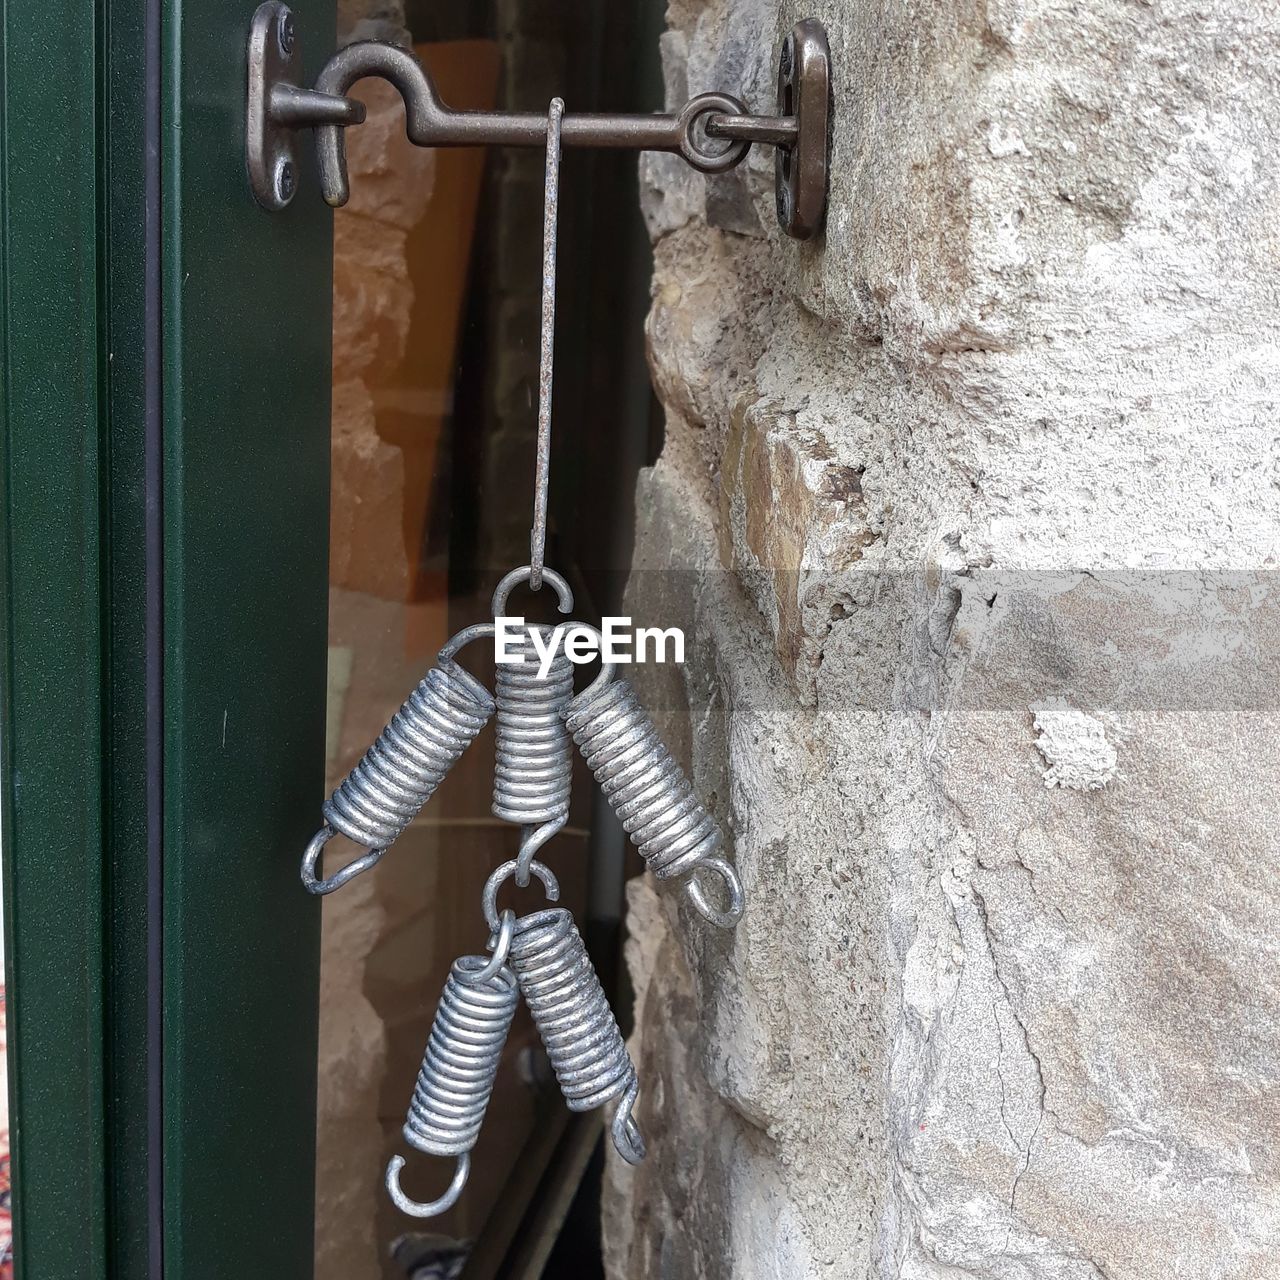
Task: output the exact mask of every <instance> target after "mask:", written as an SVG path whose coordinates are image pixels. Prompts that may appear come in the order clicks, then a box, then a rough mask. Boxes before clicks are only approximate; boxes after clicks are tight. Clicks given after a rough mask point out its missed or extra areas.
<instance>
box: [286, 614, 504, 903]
mask: <svg viewBox="0 0 1280 1280" xmlns="http://www.w3.org/2000/svg"><path fill="white" fill-rule="evenodd" d="M461 634H465V633H461ZM493 709H494V701H493V698H492V696H491V695H490V693H489V691H488V690H487V689H486V688H485V687H484V686H483V685H482V684H481V683H480V682H479V681H478V680H477V679H475V677H474V676H472V675H470V674H469V673H468V672H466V671H464V670H463V669H462V667H460V666H459V665H458V664H457V663H456V662H454V661H453V660H452V658H442V660H441V661H440V662H439V663H437V664H436V665H435V666H434V667H432V668H431V670H430V671H428V672H427V674H426V675H425V676H424V677H423V678H422V679H421V680H420V681H419V682H418V686H417V688H416V689H414V691H413V692H412V693H411V694H410V695H409V697H408V698H407V699H406V701H405V703H404V705H403V706H402V707H401V708H400V710H399V711H397V712H396V714H395V715H394V716H393V717H392V718H391V722H390V723H389V724H388V725H387V727H386V728H385V729H384V730H383V731H382V733H381V735H380V736H379V737H378V740H377V741H376V742H375V743H374V744H373V746H371V747H370V748H369V750H368V751H366V752H365V754H364V758H363V759H362V760H361V761H360V763H359V764H357V765H356V767H355V768H354V769H352V770H351V772H350V773H349V774H347V776H346V777H345V778H344V779H343V780H342V782H341V783H339V784H338V786H337V788H336V789H335V790H334V792H333V794H332V795H331V796H330V797H329V799H328V800H326V801H325V803H324V807H323V809H322V813H323V814H324V823H325V825H324V826H323V827H321V829H320V830H319V831H318V832H317V833H316V836H315V838H314V839H313V840H312V842H311V844H310V845H309V846H308V848H307V852H306V854H305V856H304V858H303V864H302V878H303V883H304V884H306V886H307V888H308V889H309V890H310V891H311V892H312V893H331V892H332V891H333V890H334V889H337V888H339V887H340V886H342V885H343V884H345V883H346V882H347V881H348V880H350V879H351V878H352V877H353V876H355V875H358V874H359V873H360V872H361V871H365V870H367V869H368V868H369V867H371V866H372V865H373V864H374V863H375V862H376V861H377V860H378V859H379V858H380V857H381V856H382V855H383V853H385V852H386V850H387V847H388V846H389V845H390V844H391V843H392V842H393V841H394V840H395V839H396V837H397V836H399V835H400V834H401V832H403V831H404V829H405V828H406V827H407V826H408V825H409V823H410V822H412V821H413V819H414V818H415V817H416V816H417V813H418V811H419V810H420V809H421V808H422V806H423V805H424V804H426V803H427V801H428V800H429V799H430V798H431V795H432V793H433V792H434V791H435V789H436V787H438V786H439V785H440V782H441V781H442V780H443V778H444V776H445V774H446V773H448V772H449V769H450V768H451V767H452V765H453V763H454V761H456V760H457V759H458V757H459V756H460V755H461V754H462V753H463V751H465V750H466V749H467V747H468V746H469V745H470V744H471V743H472V742H473V741H474V739H475V737H476V735H477V734H478V733H479V732H480V730H481V729H483V728H484V726H485V725H486V724H487V723H488V720H489V717H490V716H491V715H492V714H493ZM335 832H341V833H342V834H343V835H344V836H346V837H347V838H348V839H350V840H353V841H354V842H355V843H356V844H358V845H361V846H363V847H364V848H365V849H367V850H369V852H368V853H366V854H365V855H364V856H363V857H361V858H358V859H356V860H355V861H354V862H352V863H351V864H350V865H349V866H346V867H344V868H343V869H342V870H341V871H339V872H338V873H337V874H336V875H333V876H331V877H330V878H329V879H327V880H319V879H317V878H316V875H315V866H316V862H317V860H318V858H319V855H320V851H321V850H322V849H323V847H324V845H325V844H326V843H328V841H329V840H330V839H331V838H332V837H333V835H334V833H335Z"/></svg>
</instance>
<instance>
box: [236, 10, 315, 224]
mask: <svg viewBox="0 0 1280 1280" xmlns="http://www.w3.org/2000/svg"><path fill="white" fill-rule="evenodd" d="M301 64H302V58H301V54H300V52H299V49H298V34H297V30H296V27H295V25H294V20H293V14H292V13H290V12H289V6H288V5H286V4H281V3H280V2H279V0H267V3H265V4H262V5H259V6H258V8H257V10H256V11H255V12H254V15H253V23H252V24H251V26H250V28H249V96H248V100H247V103H246V110H245V158H246V161H247V162H248V166H249V185H250V186H251V187H252V188H253V194H254V198H255V199H256V200H257V201H258V203H259V204H260V205H262V207H263V208H264V209H283V208H284V207H285V206H286V205H287V204H288V203H289V201H290V200H292V199H293V196H294V192H296V191H297V189H298V156H297V141H298V131H297V129H295V128H292V127H290V126H289V125H286V124H281V123H279V122H278V121H276V120H275V119H273V115H272V110H271V94H272V91H273V89H274V87H275V86H276V85H281V84H284V85H294V86H296V85H297V78H296V70H295V68H297V67H299V66H301Z"/></svg>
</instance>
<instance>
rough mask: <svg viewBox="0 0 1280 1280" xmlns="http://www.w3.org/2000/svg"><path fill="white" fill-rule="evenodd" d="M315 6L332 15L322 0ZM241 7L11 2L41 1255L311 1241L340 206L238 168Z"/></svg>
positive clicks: (3, 394) (260, 1249)
mask: <svg viewBox="0 0 1280 1280" xmlns="http://www.w3.org/2000/svg"><path fill="white" fill-rule="evenodd" d="M300 7H301V8H302V9H304V10H305V11H306V14H305V16H306V29H307V30H309V31H312V32H316V33H322V32H323V33H327V32H331V30H332V24H333V6H332V3H331V0H311V2H310V3H307V0H304V3H303V5H301V6H300ZM251 9H252V6H251V5H248V6H246V5H243V4H240V3H234V4H233V3H231V2H230V0H215V2H214V3H212V4H204V5H198V6H193V5H187V6H183V5H182V4H181V3H180V0H99V2H98V3H97V4H94V3H87V2H84V0H80V2H76V0H48V2H47V3H45V4H43V5H38V6H37V5H16V4H10V5H7V6H5V7H4V10H3V16H2V18H0V24H2V26H0V35H2V38H3V58H4V82H3V87H2V89H0V204H2V209H3V217H2V219H0V417H2V422H0V427H2V430H3V437H2V443H0V449H2V453H0V486H2V488H3V492H2V494H0V498H2V500H3V516H4V519H3V528H2V530H0V558H2V563H0V583H2V590H3V600H2V606H3V611H2V614H0V699H2V703H0V725H2V726H3V731H2V733H0V751H2V756H0V823H2V830H0V835H2V838H3V859H4V862H3V873H4V898H5V932H6V940H5V941H6V947H5V950H6V959H7V966H8V971H7V995H8V1018H9V1022H8V1027H9V1068H10V1108H11V1136H12V1152H13V1155H12V1162H13V1178H14V1183H15V1196H14V1216H15V1228H16V1238H17V1259H16V1260H17V1270H18V1275H19V1276H20V1277H23V1280H61V1277H72V1276H85V1275H89V1276H110V1277H128V1280H140V1278H142V1277H152V1278H154V1277H158V1276H159V1275H161V1274H163V1275H164V1276H166V1277H177V1278H179V1280H203V1278H204V1277H209V1278H210V1280H212V1278H213V1277H223V1276H227V1275H233V1274H234V1275H241V1274H255V1275H257V1274H261V1275H264V1276H266V1275H269V1276H271V1277H272V1278H273V1280H281V1278H284V1280H291V1278H294V1277H297V1278H298V1280H305V1277H308V1276H309V1275H310V1274H311V1255H312V1204H313V1163H314V1079H315V1034H316V1013H317V974H318V933H319V911H318V907H317V904H316V903H315V902H314V901H313V900H311V899H309V898H308V897H307V895H306V894H304V893H303V892H302V890H301V886H300V885H299V882H298V878H297V862H298V851H299V850H300V848H301V847H302V844H303V842H304V841H305V838H306V837H307V835H308V834H309V832H308V831H307V830H306V827H307V821H308V815H309V814H312V813H313V812H314V809H315V805H316V803H317V802H318V800H319V798H320V796H319V789H320V786H321V782H322V777H323V737H324V697H325V678H324V663H325V651H326V647H325V624H326V609H327V573H326V568H327V501H328V453H329V446H328V420H329V404H328V395H329V313H330V296H331V295H330V287H331V286H330V252H331V250H330V222H329V214H328V213H327V211H325V210H324V209H323V207H322V205H321V203H320V201H318V200H306V201H298V202H297V204H298V207H297V208H296V209H293V210H290V211H288V212H287V213H286V214H284V215H280V214H274V215H268V214H265V213H263V212H261V211H260V210H259V209H258V208H257V207H256V206H255V205H254V204H253V201H252V199H251V197H250V196H249V193H248V187H247V184H246V182H245V177H244V169H243V165H244V161H243V155H242V145H241V138H242V136H243V110H244V58H243V51H244V37H245V30H246V23H247V21H248V15H249V13H250V12H251ZM325 43H326V41H325V40H324V39H323V38H320V39H317V40H316V41H315V46H316V47H315V52H316V53H317V54H318V53H319V52H321V50H322V48H323V46H324V44H325ZM149 51H150V52H149ZM315 69H316V68H311V67H309V70H311V71H312V72H314V70H315ZM161 71H162V73H163V74H162V76H161V75H158V74H157V73H158V72H161ZM149 75H150V77H151V81H150V82H151V87H152V94H151V97H150V99H149V98H148V95H147V92H146V89H147V83H148V76H149ZM149 113H153V114H151V115H149ZM157 143H159V152H158V154H156V153H155V152H152V153H150V158H149V152H148V147H154V146H155V145H156V144H157ZM149 166H150V170H149ZM149 171H150V172H151V173H152V175H153V177H156V178H158V181H159V193H162V197H163V198H162V200H160V199H157V195H158V194H159V193H158V192H157V191H156V189H155V186H154V183H153V184H152V186H151V187H150V188H149V187H148V172H149ZM157 217H159V218H160V220H159V221H157V220H156V219H157ZM148 246H150V250H149V248H148ZM149 253H150V255H151V256H150V257H149V256H148V255H149ZM161 431H162V435H161V434H160V432H161ZM148 536H151V537H152V539H153V554H152V559H151V560H148V553H147V541H148ZM161 544H162V545H161ZM156 546H159V547H160V548H161V549H160V551H159V553H158V554H155V547H156ZM148 743H150V744H151V758H149V757H148Z"/></svg>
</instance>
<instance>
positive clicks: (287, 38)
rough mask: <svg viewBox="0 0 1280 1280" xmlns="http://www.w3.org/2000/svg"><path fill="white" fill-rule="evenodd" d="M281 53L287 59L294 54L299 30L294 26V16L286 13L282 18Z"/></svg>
mask: <svg viewBox="0 0 1280 1280" xmlns="http://www.w3.org/2000/svg"><path fill="white" fill-rule="evenodd" d="M279 37H280V52H281V53H283V54H284V56H285V57H286V58H287V57H288V56H289V55H290V54H291V53H292V52H293V46H294V41H295V40H296V38H297V28H296V27H295V26H294V24H293V14H291V13H288V12H285V13H284V14H282V15H281V17H280V27H279Z"/></svg>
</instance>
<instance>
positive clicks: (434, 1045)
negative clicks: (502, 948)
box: [386, 956, 519, 1218]
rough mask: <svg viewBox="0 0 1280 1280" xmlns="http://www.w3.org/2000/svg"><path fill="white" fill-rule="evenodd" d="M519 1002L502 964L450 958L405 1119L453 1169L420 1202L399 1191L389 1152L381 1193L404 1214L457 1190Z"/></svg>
mask: <svg viewBox="0 0 1280 1280" xmlns="http://www.w3.org/2000/svg"><path fill="white" fill-rule="evenodd" d="M486 975H487V976H486ZM518 1000H519V990H518V988H517V985H516V979H515V976H514V975H513V974H512V972H511V970H510V969H508V968H507V967H506V966H505V965H502V966H500V967H498V968H497V969H496V972H495V971H494V965H493V961H492V959H491V958H490V957H486V956H462V957H461V958H460V959H458V960H455V961H454V963H453V968H452V969H451V970H450V972H449V978H448V980H447V981H446V983H445V987H444V992H443V994H442V995H441V997H440V1005H439V1007H438V1008H437V1010H436V1017H435V1022H434V1024H433V1025H432V1028H431V1037H430V1039H429V1040H428V1041H427V1049H426V1053H425V1054H424V1055H423V1059H422V1069H421V1070H420V1071H419V1072H418V1082H417V1085H416V1087H415V1088H414V1091H413V1101H412V1102H411V1103H410V1104H409V1113H408V1115H407V1116H406V1117H405V1122H404V1140H405V1141H406V1142H407V1143H408V1144H409V1145H410V1146H411V1147H414V1148H416V1149H417V1150H418V1151H423V1152H426V1153H427V1154H428V1155H435V1156H457V1157H459V1159H458V1168H457V1172H456V1173H455V1175H454V1179H453V1182H452V1183H451V1184H450V1186H449V1189H448V1191H446V1192H445V1194H444V1195H443V1196H441V1197H440V1199H439V1200H435V1201H433V1202H432V1203H430V1204H418V1203H417V1202H416V1201H413V1200H410V1199H409V1197H408V1196H406V1195H405V1194H404V1192H403V1191H401V1189H400V1170H401V1169H402V1168H403V1167H404V1157H403V1156H398V1155H397V1156H393V1157H392V1158H391V1161H390V1163H389V1164H388V1165H387V1179H386V1181H387V1191H388V1193H389V1194H390V1196H391V1198H392V1200H394V1201H395V1203H396V1206H397V1207H398V1208H399V1209H401V1210H403V1211H404V1212H405V1213H408V1214H411V1215H412V1216H414V1217H416V1218H429V1217H433V1216H434V1215H435V1214H438V1213H443V1212H444V1211H445V1210H446V1209H448V1208H451V1207H452V1206H453V1204H455V1203H456V1201H457V1199H458V1197H459V1195H461V1193H462V1188H463V1187H464V1186H465V1185H466V1181H467V1175H468V1172H469V1170H470V1161H471V1155H470V1152H471V1148H472V1147H474V1146H475V1144H476V1138H477V1137H478V1136H479V1133H480V1126H481V1124H482V1123H483V1121H484V1113H485V1109H486V1108H487V1107H488V1105H489V1096H490V1094H491V1093H492V1092H493V1081H494V1077H495V1076H496V1075H497V1073H498V1064H499V1063H500V1062H501V1060H502V1049H503V1046H504V1045H505V1044H506V1040H507V1032H508V1031H509V1030H510V1029H511V1020H512V1018H513V1017H514V1016H515V1011H516V1004H517V1002H518Z"/></svg>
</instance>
